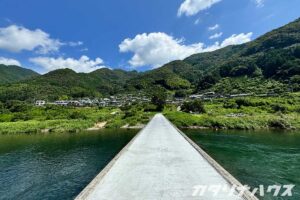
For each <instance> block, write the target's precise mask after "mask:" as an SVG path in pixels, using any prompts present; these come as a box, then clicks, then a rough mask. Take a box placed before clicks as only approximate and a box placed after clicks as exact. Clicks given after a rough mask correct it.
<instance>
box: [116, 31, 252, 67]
mask: <svg viewBox="0 0 300 200" xmlns="http://www.w3.org/2000/svg"><path fill="white" fill-rule="evenodd" d="M251 36H252V33H248V34H244V33H241V34H238V35H236V34H234V35H232V36H231V37H229V38H227V39H225V40H224V41H223V42H222V43H219V42H216V43H215V44H213V45H210V46H207V45H205V44H204V43H194V44H190V45H185V44H184V40H183V39H176V38H174V37H172V36H170V35H167V34H166V33H161V32H157V33H149V34H146V33H143V34H139V35H137V36H136V37H135V38H133V39H130V38H127V39H125V40H124V41H123V42H122V43H121V44H120V45H119V48H120V52H123V53H125V52H132V53H133V56H132V58H131V59H130V60H129V64H130V65H131V66H132V67H141V66H152V67H159V66H161V65H163V64H165V63H168V62H170V61H172V60H177V59H184V58H186V57H188V56H190V55H192V54H195V53H201V52H208V51H214V50H217V49H220V48H223V47H225V46H228V45H234V44H241V43H244V42H248V41H250V40H251Z"/></svg>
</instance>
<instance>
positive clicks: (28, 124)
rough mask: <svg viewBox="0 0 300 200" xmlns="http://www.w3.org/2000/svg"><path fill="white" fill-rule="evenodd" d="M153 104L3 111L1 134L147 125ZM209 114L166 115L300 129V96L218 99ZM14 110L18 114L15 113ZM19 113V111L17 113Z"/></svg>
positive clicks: (186, 124) (169, 109)
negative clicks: (98, 124) (98, 126)
mask: <svg viewBox="0 0 300 200" xmlns="http://www.w3.org/2000/svg"><path fill="white" fill-rule="evenodd" d="M147 107H149V105H143V104H137V105H134V106H128V107H124V108H97V107H94V108H64V107H53V106H50V107H45V108H37V107H32V106H29V107H28V106H26V105H25V106H24V105H23V107H22V106H20V105H19V104H17V105H15V106H13V107H12V108H11V110H9V109H6V110H5V109H2V113H1V114H0V133H2V134H13V133H38V132H41V131H43V130H48V131H50V132H66V131H68V132H76V131H79V130H84V129H87V128H90V127H93V126H94V124H95V123H97V122H107V124H106V128H120V127H123V126H124V125H128V126H136V125H139V124H147V123H148V121H149V120H150V119H151V118H152V116H153V115H154V114H155V112H154V111H153V112H145V109H147ZM204 108H205V110H206V113H204V114H190V113H185V112H178V111H177V110H176V107H175V106H171V105H168V106H166V108H165V110H164V112H163V113H164V114H165V116H166V117H167V118H168V119H169V120H170V121H172V122H173V123H174V124H175V125H176V126H178V127H181V128H191V127H198V128H201V127H205V128H214V129H243V130H248V129H250V130H251V129H270V128H277V129H300V93H292V94H287V95H284V96H280V97H268V98H262V97H251V98H250V97H249V98H243V99H215V100H213V101H208V102H204ZM12 110H14V111H12ZM15 110H17V111H15Z"/></svg>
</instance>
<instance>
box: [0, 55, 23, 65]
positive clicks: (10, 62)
mask: <svg viewBox="0 0 300 200" xmlns="http://www.w3.org/2000/svg"><path fill="white" fill-rule="evenodd" d="M0 64H3V65H16V66H21V63H20V62H19V61H17V60H15V59H11V58H4V57H0Z"/></svg>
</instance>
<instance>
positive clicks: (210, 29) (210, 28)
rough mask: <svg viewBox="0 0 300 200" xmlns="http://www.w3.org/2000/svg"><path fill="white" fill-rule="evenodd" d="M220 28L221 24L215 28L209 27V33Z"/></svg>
mask: <svg viewBox="0 0 300 200" xmlns="http://www.w3.org/2000/svg"><path fill="white" fill-rule="evenodd" d="M218 28H220V25H219V24H216V25H214V26H210V27H208V30H209V31H214V30H217V29H218Z"/></svg>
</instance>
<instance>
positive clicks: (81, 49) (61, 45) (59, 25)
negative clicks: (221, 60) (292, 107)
mask: <svg viewBox="0 0 300 200" xmlns="http://www.w3.org/2000/svg"><path fill="white" fill-rule="evenodd" d="M0 8H2V9H1V12H0V63H5V64H19V65H21V66H23V67H27V68H31V69H34V70H36V71H38V72H40V73H46V72H48V71H50V70H54V69H58V68H65V67H68V68H72V69H73V70H75V71H78V72H90V71H93V70H95V69H97V68H101V67H110V68H122V69H127V70H131V69H136V70H147V69H151V68H155V67H160V66H161V65H163V64H164V63H167V62H169V61H171V60H176V59H183V58H185V57H187V56H189V55H191V54H194V53H199V52H205V51H213V50H215V49H218V48H222V47H224V46H227V45H232V44H240V43H244V42H248V41H250V40H253V39H255V38H256V37H258V36H260V35H262V34H264V33H266V32H268V31H270V30H272V29H274V28H277V27H279V26H282V25H284V24H286V23H288V22H291V21H293V20H295V19H297V18H298V17H300V14H299V10H300V4H299V0H288V1H283V0H126V1H124V0H110V1H104V0H44V1H41V0H26V1H22V0H0Z"/></svg>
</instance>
